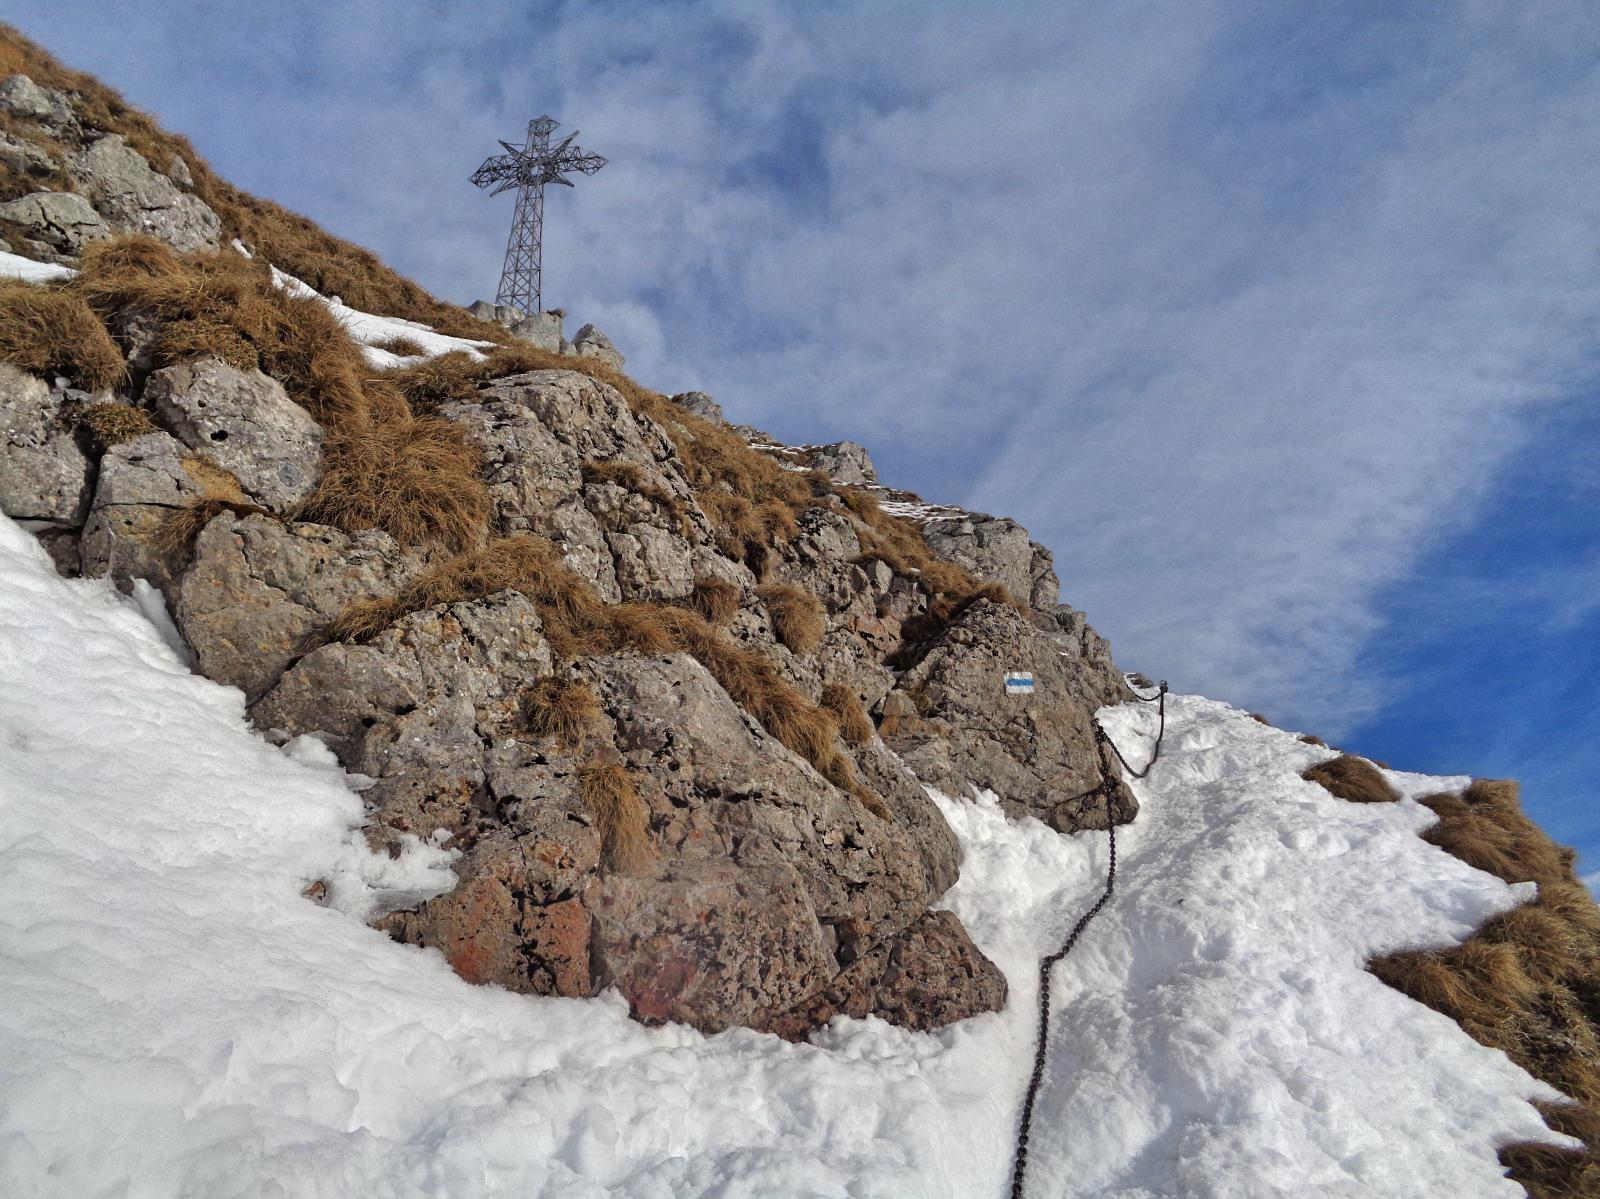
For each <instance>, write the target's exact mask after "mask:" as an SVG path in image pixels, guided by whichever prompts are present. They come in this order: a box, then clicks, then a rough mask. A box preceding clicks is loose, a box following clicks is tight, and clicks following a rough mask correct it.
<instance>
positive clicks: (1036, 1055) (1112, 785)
mask: <svg viewBox="0 0 1600 1199" xmlns="http://www.w3.org/2000/svg"><path fill="white" fill-rule="evenodd" d="M1135 698H1137V699H1142V700H1144V701H1145V702H1146V703H1151V702H1156V701H1159V703H1160V712H1161V723H1160V725H1159V726H1158V727H1157V730H1156V743H1155V749H1154V750H1153V751H1152V753H1151V755H1150V761H1148V762H1147V763H1145V768H1144V769H1143V770H1141V771H1138V772H1135V771H1134V770H1133V768H1132V767H1130V766H1129V765H1128V759H1126V758H1124V757H1123V756H1122V751H1121V750H1119V749H1118V748H1117V743H1116V742H1115V741H1113V740H1111V738H1110V737H1108V736H1107V735H1106V731H1105V729H1103V728H1101V727H1100V722H1099V721H1098V720H1096V721H1094V722H1093V723H1094V742H1095V757H1096V759H1097V760H1098V761H1099V763H1100V785H1099V786H1098V787H1096V788H1095V789H1094V790H1092V791H1086V792H1084V795H1093V794H1095V793H1096V792H1098V793H1099V794H1101V795H1103V796H1105V800H1106V839H1107V843H1108V845H1109V847H1110V858H1109V861H1108V863H1107V866H1106V889H1105V890H1104V891H1102V892H1101V893H1100V898H1099V899H1097V900H1095V903H1094V906H1093V907H1092V908H1090V909H1089V910H1088V911H1087V912H1085V913H1084V914H1083V915H1082V916H1080V917H1078V923H1077V924H1075V925H1073V926H1072V932H1070V933H1069V934H1067V939H1066V940H1065V941H1063V942H1062V944H1061V948H1060V949H1058V950H1056V951H1055V952H1054V953H1052V954H1050V955H1049V956H1048V957H1044V958H1040V959H1039V1033H1038V1037H1037V1039H1036V1040H1035V1042H1034V1050H1033V1075H1032V1077H1031V1078H1029V1080H1028V1093H1027V1096H1026V1097H1025V1098H1024V1099H1023V1101H1022V1122H1021V1127H1019V1128H1018V1130H1017V1152H1016V1156H1015V1157H1014V1158H1013V1159H1012V1164H1011V1199H1023V1179H1024V1176H1025V1174H1026V1173H1027V1169H1028V1134H1029V1131H1030V1130H1031V1129H1032V1127H1033V1103H1034V1100H1035V1099H1036V1098H1038V1095H1039V1086H1040V1084H1041V1083H1043V1082H1044V1066H1045V1057H1046V1050H1047V1049H1048V1048H1049V1044H1050V970H1051V968H1052V967H1054V966H1055V964H1056V963H1057V962H1059V961H1060V960H1061V959H1062V958H1064V957H1066V956H1067V954H1069V953H1071V952H1072V947H1073V946H1074V945H1076V944H1077V943H1078V938H1079V937H1080V936H1081V935H1082V934H1083V930H1084V929H1085V928H1087V927H1088V926H1089V921H1091V920H1093V919H1094V918H1095V917H1096V916H1098V915H1099V914H1100V911H1101V909H1102V908H1104V907H1105V906H1106V904H1107V903H1109V902H1110V901H1111V893H1112V892H1113V891H1114V890H1116V886H1117V826H1116V824H1115V822H1114V821H1113V819H1112V813H1111V804H1112V801H1113V800H1114V799H1115V798H1116V794H1117V782H1116V780H1115V779H1113V778H1112V777H1111V769H1110V767H1109V766H1107V764H1106V755H1105V749H1104V747H1105V746H1108V745H1109V746H1110V747H1111V752H1112V753H1114V754H1116V755H1117V760H1118V761H1120V762H1121V763H1122V765H1123V768H1124V769H1126V770H1127V771H1128V772H1129V773H1130V774H1132V775H1133V777H1134V778H1139V779H1142V778H1143V777H1144V776H1145V775H1147V774H1149V773H1150V767H1152V766H1154V765H1155V764H1156V760H1157V759H1158V758H1160V757H1161V738H1162V737H1163V736H1164V735H1165V734H1166V731H1167V684H1166V683H1165V682H1163V683H1162V684H1161V691H1160V693H1159V694H1158V695H1156V696H1152V697H1146V696H1143V695H1138V693H1137V692H1136V693H1135Z"/></svg>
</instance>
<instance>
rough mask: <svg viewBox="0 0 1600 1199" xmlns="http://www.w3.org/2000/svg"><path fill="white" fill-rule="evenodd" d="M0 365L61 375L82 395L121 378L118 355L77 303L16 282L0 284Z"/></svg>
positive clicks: (64, 293)
mask: <svg viewBox="0 0 1600 1199" xmlns="http://www.w3.org/2000/svg"><path fill="white" fill-rule="evenodd" d="M0 361H3V362H9V363H10V364H11V365H12V366H15V367H18V368H20V369H22V370H25V371H28V372H30V373H32V374H35V375H42V376H45V377H47V378H48V377H51V376H55V375H63V376H65V377H66V378H68V379H70V380H71V381H73V382H74V383H76V384H77V385H78V386H80V387H82V388H84V389H85V390H86V391H103V390H105V389H106V388H108V387H113V386H115V385H116V384H117V383H119V382H121V381H122V379H123V378H124V377H125V376H126V374H127V364H126V363H124V362H123V359H122V351H120V350H119V349H117V346H116V343H115V342H113V341H112V340H111V337H110V335H109V334H108V333H107V332H106V330H105V326H104V325H102V324H101V323H100V321H99V319H98V318H97V317H96V316H95V314H94V312H93V311H92V310H91V309H90V308H89V306H88V305H87V304H85V303H84V302H83V299H82V297H80V296H78V295H76V294H74V293H73V292H71V291H69V290H66V289H65V288H58V287H50V286H41V285H39V284H34V283H23V282H20V281H10V280H6V281H0Z"/></svg>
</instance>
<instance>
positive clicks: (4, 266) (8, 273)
mask: <svg viewBox="0 0 1600 1199" xmlns="http://www.w3.org/2000/svg"><path fill="white" fill-rule="evenodd" d="M77 273H78V272H77V271H75V270H73V269H72V268H71V267H70V266H57V265H56V264H54V263H50V262H36V261H35V260H34V259H32V258H24V257H23V256H22V255H21V254H12V253H10V252H9V251H3V250H0V279H21V280H23V281H24V282H26V283H50V282H53V281H55V280H57V279H70V278H72V277H73V276H74V275H76V274H77Z"/></svg>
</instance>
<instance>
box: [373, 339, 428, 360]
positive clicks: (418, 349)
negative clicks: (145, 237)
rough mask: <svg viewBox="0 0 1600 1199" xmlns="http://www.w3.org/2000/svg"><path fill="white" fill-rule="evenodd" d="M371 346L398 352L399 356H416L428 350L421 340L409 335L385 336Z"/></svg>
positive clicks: (394, 352)
mask: <svg viewBox="0 0 1600 1199" xmlns="http://www.w3.org/2000/svg"><path fill="white" fill-rule="evenodd" d="M373 348H374V349H379V350H385V351H387V352H388V353H390V354H398V355H399V356H400V357H401V358H416V357H418V356H419V355H422V354H426V353H427V352H428V351H427V350H426V349H424V348H423V346H422V343H421V342H419V341H417V340H415V339H414V338H410V337H386V338H384V340H382V341H380V342H379V343H378V344H377V345H376V346H374V347H373Z"/></svg>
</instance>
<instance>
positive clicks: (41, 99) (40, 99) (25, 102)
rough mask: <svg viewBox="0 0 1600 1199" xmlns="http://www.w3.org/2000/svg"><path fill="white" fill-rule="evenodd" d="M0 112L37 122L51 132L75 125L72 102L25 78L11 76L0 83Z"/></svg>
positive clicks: (24, 76)
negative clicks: (0, 110)
mask: <svg viewBox="0 0 1600 1199" xmlns="http://www.w3.org/2000/svg"><path fill="white" fill-rule="evenodd" d="M0 109H4V110H5V111H6V112H8V113H10V114H11V115H12V116H14V117H22V118H24V119H25V120H30V121H38V122H39V123H40V124H41V125H43V126H44V127H45V128H47V129H50V130H52V131H60V130H63V129H66V128H67V127H68V126H70V125H72V124H73V115H72V101H71V100H69V99H67V97H66V96H64V95H63V94H62V93H60V92H58V91H55V90H53V89H51V88H46V87H40V86H39V85H38V84H37V83H35V82H34V81H33V80H32V79H29V78H28V77H27V76H26V75H21V74H17V75H8V76H6V78H5V79H4V81H0Z"/></svg>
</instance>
